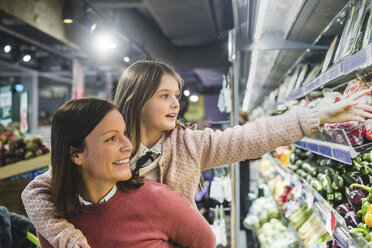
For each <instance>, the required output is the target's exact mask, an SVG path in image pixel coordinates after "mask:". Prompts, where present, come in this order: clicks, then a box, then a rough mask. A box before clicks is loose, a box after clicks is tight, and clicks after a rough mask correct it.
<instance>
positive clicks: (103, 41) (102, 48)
mask: <svg viewBox="0 0 372 248" xmlns="http://www.w3.org/2000/svg"><path fill="white" fill-rule="evenodd" d="M94 43H95V44H94V45H95V47H96V49H97V50H98V51H99V52H101V53H103V52H107V51H108V50H110V49H114V48H116V44H115V43H114V42H113V41H112V39H111V37H110V36H109V35H107V34H101V35H98V36H97V37H96V39H95V42H94Z"/></svg>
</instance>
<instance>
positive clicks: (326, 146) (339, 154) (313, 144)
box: [293, 138, 359, 164]
mask: <svg viewBox="0 0 372 248" xmlns="http://www.w3.org/2000/svg"><path fill="white" fill-rule="evenodd" d="M293 145H294V146H296V147H298V148H301V149H304V150H307V151H311V152H313V153H316V154H319V155H322V156H324V157H327V158H331V159H334V160H337V161H340V162H342V163H346V164H351V163H352V160H351V159H352V158H354V157H356V156H357V155H358V154H359V152H357V151H356V150H355V149H354V148H353V147H352V146H347V145H341V144H335V143H331V142H325V141H320V140H315V139H309V138H303V139H302V140H299V141H296V142H294V143H293Z"/></svg>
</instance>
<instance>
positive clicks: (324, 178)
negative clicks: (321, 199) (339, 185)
mask: <svg viewBox="0 0 372 248" xmlns="http://www.w3.org/2000/svg"><path fill="white" fill-rule="evenodd" d="M317 178H318V180H319V182H320V184H321V185H322V186H323V188H324V189H325V190H326V192H327V194H332V193H333V188H332V182H331V178H330V177H329V176H328V175H324V174H318V177H317Z"/></svg>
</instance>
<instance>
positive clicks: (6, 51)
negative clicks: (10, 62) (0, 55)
mask: <svg viewBox="0 0 372 248" xmlns="http://www.w3.org/2000/svg"><path fill="white" fill-rule="evenodd" d="M10 51H12V47H11V46H10V45H6V46H5V47H4V52H5V53H10Z"/></svg>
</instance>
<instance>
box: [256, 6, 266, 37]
mask: <svg viewBox="0 0 372 248" xmlns="http://www.w3.org/2000/svg"><path fill="white" fill-rule="evenodd" d="M266 6H267V0H261V1H260V7H259V9H258V17H257V22H256V27H255V31H254V40H260V39H261V35H262V28H263V22H264V20H265V12H266Z"/></svg>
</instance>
